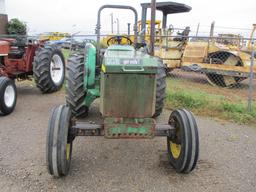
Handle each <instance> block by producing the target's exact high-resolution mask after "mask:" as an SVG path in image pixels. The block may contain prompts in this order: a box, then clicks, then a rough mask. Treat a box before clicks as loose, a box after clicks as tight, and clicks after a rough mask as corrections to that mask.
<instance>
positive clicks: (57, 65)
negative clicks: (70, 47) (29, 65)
mask: <svg viewBox="0 0 256 192" xmlns="http://www.w3.org/2000/svg"><path fill="white" fill-rule="evenodd" d="M33 73H34V78H35V82H36V86H37V87H38V88H39V89H40V90H41V91H42V92H43V93H52V92H55V91H58V90H60V89H61V87H62V85H63V83H64V79H65V60H64V56H63V54H62V52H61V50H60V49H58V48H57V46H56V45H51V46H49V45H48V46H45V47H39V48H38V50H37V51H36V54H35V57H34V62H33Z"/></svg>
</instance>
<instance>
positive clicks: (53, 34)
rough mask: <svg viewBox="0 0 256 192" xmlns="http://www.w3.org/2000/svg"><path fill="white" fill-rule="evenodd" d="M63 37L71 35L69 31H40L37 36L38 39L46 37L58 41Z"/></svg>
mask: <svg viewBox="0 0 256 192" xmlns="http://www.w3.org/2000/svg"><path fill="white" fill-rule="evenodd" d="M64 37H71V35H70V34H69V33H61V32H49V33H42V34H40V36H39V39H40V40H44V39H48V40H50V41H58V40H61V39H63V38H64Z"/></svg>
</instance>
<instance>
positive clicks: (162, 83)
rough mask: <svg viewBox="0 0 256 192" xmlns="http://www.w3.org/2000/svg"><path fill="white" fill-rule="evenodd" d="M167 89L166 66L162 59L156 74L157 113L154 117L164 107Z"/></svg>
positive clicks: (156, 114)
mask: <svg viewBox="0 0 256 192" xmlns="http://www.w3.org/2000/svg"><path fill="white" fill-rule="evenodd" d="M165 89H166V67H165V65H164V64H163V62H162V61H159V66H158V69H157V75H156V103H155V114H154V116H153V117H158V116H159V115H160V114H161V113H162V111H163V107H164V100H165Z"/></svg>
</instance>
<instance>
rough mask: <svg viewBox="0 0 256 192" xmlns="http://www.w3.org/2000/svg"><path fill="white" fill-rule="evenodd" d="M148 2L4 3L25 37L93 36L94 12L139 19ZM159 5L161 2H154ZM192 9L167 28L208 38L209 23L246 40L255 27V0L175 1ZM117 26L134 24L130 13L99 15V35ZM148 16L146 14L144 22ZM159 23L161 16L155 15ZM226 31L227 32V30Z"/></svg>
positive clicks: (22, 0) (68, 0) (32, 0)
mask: <svg viewBox="0 0 256 192" xmlns="http://www.w3.org/2000/svg"><path fill="white" fill-rule="evenodd" d="M173 1H175V0H173ZM143 2H150V0H89V1H88V0H44V1H42V0H6V1H5V4H6V12H7V13H8V16H9V19H11V18H18V19H20V20H22V21H24V22H26V23H27V26H28V29H29V34H38V33H41V32H52V31H59V32H69V33H76V32H80V33H81V34H88V33H90V34H93V33H94V30H95V26H96V19H97V11H98V9H99V7H100V6H102V5H104V4H122V5H130V6H133V7H135V8H136V10H137V11H138V14H139V18H140V17H141V7H140V3H143ZM157 2H162V1H160V0H159V1H157ZM175 2H178V3H184V4H186V5H189V6H191V7H192V10H191V11H190V12H189V13H179V14H172V15H169V16H168V25H169V24H172V25H173V26H174V28H185V27H186V26H190V27H191V30H192V34H193V33H195V31H196V28H197V25H198V23H200V28H199V31H200V35H208V34H209V31H210V28H209V26H210V25H211V22H212V21H215V26H216V29H215V32H216V33H227V32H231V33H236V34H241V35H243V36H249V34H250V30H251V28H252V24H253V23H256V0H243V1H241V0H177V1H175ZM111 13H113V15H114V20H115V24H114V30H115V31H116V30H117V24H116V18H118V19H119V22H120V31H127V23H134V17H133V14H132V12H130V11H118V10H113V9H112V10H105V11H103V14H102V31H103V32H106V33H107V32H110V31H111V17H110V14H111ZM149 18H150V12H148V19H149ZM157 19H161V12H157ZM227 28H228V29H227Z"/></svg>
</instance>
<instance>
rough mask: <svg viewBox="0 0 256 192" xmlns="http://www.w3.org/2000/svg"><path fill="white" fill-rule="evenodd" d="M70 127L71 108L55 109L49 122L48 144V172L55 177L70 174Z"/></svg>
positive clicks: (71, 140)
mask: <svg viewBox="0 0 256 192" xmlns="http://www.w3.org/2000/svg"><path fill="white" fill-rule="evenodd" d="M70 126H71V110H70V108H69V107H67V106H64V105H61V106H58V107H55V108H54V109H53V112H52V115H51V117H50V120H49V126H48V132H47V142H46V144H47V146H46V162H47V168H48V172H49V173H50V174H51V175H53V176H55V177H62V176H66V175H67V174H68V173H69V169H70V163H71V156H72V142H73V139H71V136H70V135H71V134H70Z"/></svg>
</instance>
